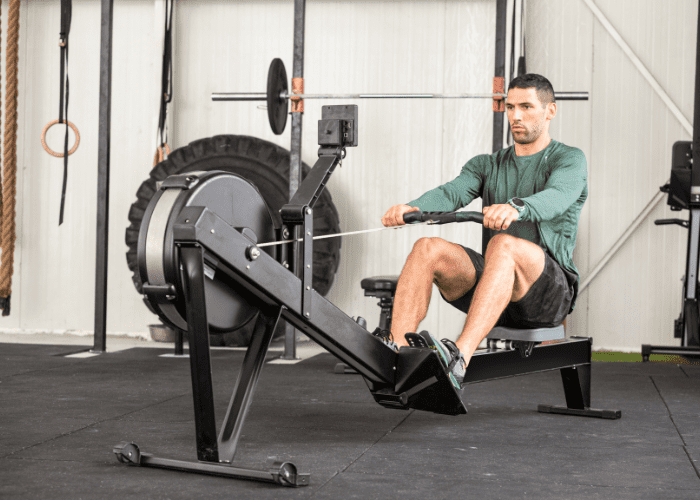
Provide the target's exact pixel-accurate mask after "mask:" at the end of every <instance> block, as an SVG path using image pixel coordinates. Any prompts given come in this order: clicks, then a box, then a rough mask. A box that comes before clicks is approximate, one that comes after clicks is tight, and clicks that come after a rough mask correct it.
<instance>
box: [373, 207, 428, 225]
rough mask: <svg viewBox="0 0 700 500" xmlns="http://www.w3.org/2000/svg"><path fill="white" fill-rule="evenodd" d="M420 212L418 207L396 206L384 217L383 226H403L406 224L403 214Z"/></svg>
mask: <svg viewBox="0 0 700 500" xmlns="http://www.w3.org/2000/svg"><path fill="white" fill-rule="evenodd" d="M417 210H420V208H418V207H409V206H408V205H394V206H393V207H391V208H390V209H389V210H387V211H386V213H385V214H384V217H382V224H384V225H385V226H386V227H391V226H403V225H405V224H406V223H405V222H404V221H403V214H405V213H408V212H416V211H417Z"/></svg>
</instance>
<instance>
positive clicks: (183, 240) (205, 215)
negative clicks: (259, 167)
mask: <svg viewBox="0 0 700 500" xmlns="http://www.w3.org/2000/svg"><path fill="white" fill-rule="evenodd" d="M357 125H358V122H357V107H356V106H324V107H323V111H322V120H321V121H320V122H319V145H320V149H319V159H318V161H317V162H316V165H315V166H314V168H313V169H312V170H311V172H310V173H309V174H308V175H307V177H306V179H305V180H304V182H303V183H302V185H301V186H300V187H299V189H298V191H297V192H296V194H295V195H294V197H293V198H292V200H291V201H290V202H289V204H287V205H285V206H284V207H282V209H281V210H280V212H281V218H282V225H281V226H279V227H278V226H276V225H275V223H274V219H273V218H272V217H271V214H270V212H269V209H268V208H267V206H266V205H265V202H264V201H263V199H262V197H261V196H260V194H259V193H258V191H257V189H255V187H254V186H253V185H252V184H250V183H249V182H248V181H246V180H245V179H243V178H241V177H239V176H237V175H235V174H231V173H227V172H191V173H188V174H182V175H176V176H172V177H169V178H168V179H166V180H165V181H164V182H163V184H162V185H161V187H160V188H159V190H158V192H157V193H156V194H155V195H154V196H153V198H152V200H151V202H150V204H149V206H148V208H147V210H146V212H145V213H144V217H143V222H142V224H141V231H140V234H139V245H138V258H139V271H140V274H141V278H142V280H143V283H144V287H143V290H144V294H145V301H146V302H147V304H148V305H149V306H150V307H151V309H152V310H153V311H154V312H155V313H156V314H158V316H160V318H161V319H162V320H163V321H164V322H165V323H167V324H170V325H172V326H175V327H178V328H183V329H186V330H187V332H188V335H189V346H190V370H191V378H192V392H193V400H194V411H195V432H196V442H197V459H198V462H185V461H180V460H171V459H166V458H158V457H154V456H153V455H150V454H146V453H141V451H140V450H139V449H138V446H137V445H135V444H134V443H129V442H124V443H121V444H119V445H117V446H116V447H114V449H113V451H114V453H115V454H116V455H117V458H118V459H119V460H120V461H121V462H125V463H129V464H133V465H142V466H151V467H161V468H168V469H176V470H181V471H189V472H198V473H205V474H215V475H222V476H227V477H236V478H246V479H256V480H262V481H271V482H276V483H278V484H282V485H285V486H303V485H306V484H308V479H309V476H308V474H302V473H299V472H298V471H297V469H296V466H294V464H291V463H288V462H287V463H282V464H277V465H275V466H274V467H273V468H271V469H268V470H256V469H245V468H239V467H232V466H231V462H232V461H233V458H234V455H235V452H236V447H237V444H238V439H239V437H240V434H241V430H242V427H243V423H244V420H245V416H246V413H247V411H248V408H249V406H250V404H251V402H252V399H253V394H254V391H255V387H256V384H257V381H258V377H259V375H260V372H261V369H262V366H263V363H264V360H265V355H266V353H267V350H268V347H269V344H270V341H271V339H272V335H273V332H274V330H275V327H276V325H277V324H278V322H279V321H280V320H284V321H288V322H289V323H291V324H292V325H294V327H295V328H297V329H298V330H300V331H302V332H303V333H305V334H306V335H308V336H309V337H310V338H312V339H313V340H315V341H316V342H317V343H318V344H320V345H321V346H323V347H324V348H325V349H326V350H328V351H329V352H330V353H332V354H334V355H335V356H336V357H337V358H339V359H340V360H341V361H343V362H344V363H347V364H348V365H349V366H351V367H352V368H353V369H355V370H356V371H357V372H358V373H360V374H361V375H362V376H363V377H364V379H365V381H366V382H367V386H368V387H369V390H370V392H371V394H372V396H373V397H374V399H375V401H376V402H377V403H379V404H380V405H382V406H385V407H387V408H395V409H403V410H406V409H409V408H412V409H419V410H425V411H431V412H435V413H442V414H448V415H459V414H465V413H467V409H466V406H465V405H464V403H463V401H462V391H461V390H457V389H456V388H455V387H454V386H453V385H452V383H451V382H450V380H449V378H448V375H447V373H446V371H445V368H444V366H443V364H442V363H441V361H440V359H439V358H438V355H437V353H436V352H435V351H432V350H430V349H418V348H402V349H401V350H400V351H399V352H398V353H397V352H395V351H394V350H392V349H391V348H389V347H388V346H387V345H385V344H384V342H383V341H382V340H380V339H379V338H377V337H375V336H373V335H372V334H370V333H369V332H368V331H367V330H366V329H365V327H364V326H362V324H361V323H362V322H361V321H358V322H356V321H354V320H353V319H352V318H350V317H349V316H347V315H346V314H344V313H343V312H342V311H340V310H339V309H338V308H337V307H335V306H334V305H333V304H332V303H330V302H329V301H328V300H326V299H325V298H324V297H322V296H321V295H319V294H318V293H316V292H315V290H313V289H312V287H311V277H312V265H313V263H312V243H313V241H312V240H313V209H314V205H315V203H316V200H318V197H319V195H320V193H321V192H322V191H323V189H324V187H325V185H326V183H327V182H328V179H329V178H330V176H331V174H332V173H333V171H334V169H335V168H336V166H337V165H338V164H339V163H340V162H341V160H342V159H343V158H344V157H345V154H346V147H352V146H356V145H357V137H358V135H357ZM410 217H413V218H416V217H418V218H419V219H420V220H432V221H434V223H446V222H456V221H460V220H462V221H466V220H473V221H477V222H482V221H483V215H482V214H479V213H478V212H464V213H462V214H460V215H454V214H422V213H421V214H411V215H410ZM406 219H408V218H406ZM414 220H416V219H414ZM295 227H300V228H301V234H302V235H303V237H302V241H301V245H300V249H299V251H298V252H297V251H296V249H295V248H294V247H295V245H294V243H293V242H291V241H290V240H289V238H290V235H293V234H294V230H293V229H294V228H295ZM259 239H261V240H262V241H269V240H270V239H275V241H276V244H275V245H269V246H266V247H264V248H262V245H260V246H258V240H259ZM290 256H291V258H290ZM297 262H298V263H299V264H298V265H297V264H296V263H297ZM295 271H298V272H296V273H295ZM248 321H255V330H254V334H253V337H252V340H251V344H250V346H249V347H248V350H247V352H246V355H245V358H244V361H243V365H242V367H241V370H240V373H239V376H238V380H237V382H236V386H235V388H234V390H233V394H232V396H231V400H230V402H229V406H228V410H227V412H226V416H225V418H224V422H223V423H222V425H221V428H220V430H219V432H218V433H217V428H216V422H215V419H214V398H213V386H212V378H211V363H210V353H209V334H210V333H216V332H218V331H227V330H230V329H232V328H234V327H236V326H239V325H243V324H245V323H247V322H248ZM513 352H514V351H512V352H511V351H503V352H500V353H497V352H494V353H493V356H494V357H493V358H489V360H490V361H493V362H490V363H485V362H481V361H480V360H479V357H478V356H475V358H473V360H472V364H470V367H469V368H470V373H468V374H467V377H468V380H467V381H472V378H473V377H478V376H481V377H482V379H485V378H484V377H486V378H500V377H504V376H512V375H516V374H522V373H531V372H533V371H542V370H550V369H560V368H562V367H567V368H568V369H570V370H573V371H574V375H575V376H574V377H572V380H573V379H574V378H575V381H574V382H572V384H573V385H572V387H574V389H575V391H578V392H577V397H576V398H572V400H571V401H569V395H568V392H567V405H568V406H567V409H568V410H571V411H569V413H574V411H575V412H579V413H576V414H580V412H582V411H583V412H584V414H585V412H586V411H588V408H587V406H588V399H590V392H589V388H588V384H587V383H586V376H585V373H584V375H583V376H582V375H581V372H586V367H588V370H589V369H590V340H589V339H570V340H566V341H564V342H563V343H561V344H555V345H552V346H538V347H536V348H535V349H532V350H531V352H530V353H529V355H528V356H527V357H525V358H519V359H520V361H519V363H514V360H515V359H516V358H515V357H514V356H513ZM516 356H518V357H520V355H519V354H516ZM482 359H484V360H485V358H483V357H482ZM523 360H524V361H523ZM472 365H473V366H472ZM579 367H580V369H579ZM577 370H578V372H577ZM485 373H487V374H488V375H487V376H486V375H484V374H485ZM577 373H578V374H577ZM587 373H588V376H590V372H589V371H588V372H587ZM479 374H481V375H479ZM572 390H573V389H572ZM575 391H574V392H575ZM586 394H588V396H589V397H588V399H587V398H586ZM598 416H600V415H598ZM217 434H218V435H217Z"/></svg>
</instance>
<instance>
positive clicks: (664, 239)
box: [527, 0, 698, 351]
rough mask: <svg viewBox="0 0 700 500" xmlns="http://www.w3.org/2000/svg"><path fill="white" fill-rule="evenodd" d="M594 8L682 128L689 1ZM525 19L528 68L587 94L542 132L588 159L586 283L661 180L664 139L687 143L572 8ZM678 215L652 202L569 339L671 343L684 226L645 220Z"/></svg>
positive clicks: (691, 57)
mask: <svg viewBox="0 0 700 500" xmlns="http://www.w3.org/2000/svg"><path fill="white" fill-rule="evenodd" d="M595 4H596V5H597V6H598V8H600V9H601V11H602V12H603V14H604V15H605V16H606V18H607V19H608V20H609V21H610V23H611V24H612V25H613V26H614V27H615V29H616V30H617V31H618V32H619V34H620V35H621V37H622V38H623V39H624V40H625V41H626V42H627V44H628V45H629V46H630V47H631V49H632V50H633V51H634V53H635V54H636V55H637V56H638V57H639V59H640V60H641V61H642V63H643V64H644V65H645V66H646V68H647V69H648V70H649V72H650V73H651V74H652V75H653V77H654V78H655V79H656V80H657V81H658V82H659V84H660V85H661V87H662V88H663V89H664V90H665V91H666V93H668V95H669V96H670V97H671V99H672V101H673V102H674V103H675V104H676V105H677V106H678V107H679V108H680V109H681V111H682V112H683V114H684V116H685V117H686V118H687V119H688V120H689V121H690V122H691V123H692V117H693V100H694V95H693V92H694V77H695V44H696V31H697V20H698V10H697V9H698V5H697V2H695V1H693V0H682V1H674V2H651V1H645V2H638V1H632V0H625V1H619V0H595ZM527 19H528V21H527V22H528V30H529V35H528V38H527V48H528V62H529V67H528V70H529V71H535V72H541V73H543V74H546V75H549V77H550V78H551V80H552V82H553V85H554V86H555V87H560V88H562V89H567V90H568V89H571V90H587V91H589V92H590V93H591V100H590V101H589V102H588V103H586V104H576V103H563V104H561V105H560V113H559V116H558V117H557V118H556V121H555V123H554V124H553V127H552V135H553V137H555V138H557V139H559V140H561V141H563V142H565V143H567V144H572V145H575V146H578V147H580V148H581V149H582V150H583V151H584V152H585V153H586V157H587V159H588V167H589V190H590V195H589V198H588V201H587V203H586V205H585V207H584V211H583V214H582V218H581V223H580V226H579V235H578V244H577V250H576V253H575V259H576V264H577V266H578V268H579V270H580V271H581V275H582V278H584V279H585V278H586V277H587V275H588V274H589V273H590V271H591V270H592V269H593V268H594V267H595V266H596V265H597V264H598V262H599V261H600V260H601V259H602V258H603V256H604V255H605V254H606V253H607V252H608V250H609V249H610V248H611V247H612V246H613V245H614V244H615V242H616V241H617V240H618V238H619V237H620V236H621V235H622V234H623V233H624V232H625V230H626V229H627V227H628V226H629V225H630V224H631V223H632V221H633V220H634V219H635V218H636V217H637V215H638V214H639V213H640V212H641V211H642V210H643V209H644V208H645V207H646V206H647V204H648V203H649V202H650V201H651V200H652V198H654V196H655V195H656V194H657V193H658V190H659V186H661V185H663V184H664V183H665V182H666V181H667V180H668V178H669V177H670V170H671V168H670V167H671V147H672V146H673V143H674V142H675V141H679V140H690V139H691V137H690V135H689V134H688V133H687V132H686V131H685V129H684V128H683V127H682V126H681V124H680V122H679V121H678V120H677V119H676V118H675V117H674V116H673V114H672V113H671V111H669V109H668V108H667V107H666V105H665V104H664V103H663V102H662V100H661V98H660V97H659V96H658V95H657V94H656V93H655V92H654V91H653V90H652V87H651V86H650V85H649V83H647V81H646V80H644V78H643V77H642V75H641V73H640V72H639V71H638V70H637V69H636V68H635V67H634V66H633V64H632V62H631V61H630V60H629V58H628V57H627V56H626V55H625V54H624V53H623V51H622V49H621V48H620V47H619V46H618V45H617V44H616V43H615V41H614V40H613V38H612V37H611V36H610V35H609V34H608V32H607V31H606V30H605V29H604V28H603V26H602V24H601V23H600V22H599V21H598V20H596V18H595V17H594V16H593V14H592V13H591V11H590V10H589V8H588V7H587V6H586V5H585V4H584V3H583V2H582V1H580V0H565V1H562V2H549V1H546V0H534V1H530V2H529V3H528V12H527ZM687 215H688V213H687V211H686V212H682V213H680V212H671V211H670V210H669V209H668V207H667V205H666V200H665V198H664V199H663V201H662V202H661V203H659V204H658V205H657V206H656V208H655V209H654V210H653V211H652V212H651V214H650V215H649V216H648V217H647V218H646V219H645V220H644V222H643V223H642V224H641V226H640V227H639V228H638V229H637V231H636V232H635V233H634V234H633V235H632V236H631V238H630V239H629V240H628V241H627V243H626V244H625V245H624V246H623V247H622V248H621V249H620V251H619V252H618V253H617V254H616V255H615V256H614V257H613V258H612V260H611V261H610V262H609V264H608V265H607V267H606V268H604V270H603V271H602V272H601V273H600V274H599V275H598V276H597V277H596V278H595V279H594V281H593V282H592V283H591V285H590V286H589V287H588V289H587V290H586V291H584V292H583V294H582V295H581V298H580V299H579V304H578V306H577V308H576V310H575V311H574V313H573V314H572V316H571V318H570V321H569V326H570V327H571V328H570V332H571V334H574V335H589V336H592V337H593V338H594V341H595V342H594V346H595V347H596V348H608V349H620V350H636V351H639V349H640V346H641V344H642V343H645V344H661V345H674V344H678V342H679V341H678V340H674V339H673V320H674V319H675V318H676V317H677V316H678V314H679V312H680V309H681V282H680V278H681V276H682V275H683V273H684V272H685V269H684V267H685V255H686V245H687V231H686V230H684V229H681V228H680V227H678V226H655V225H654V220H655V219H661V218H671V217H679V216H680V217H683V218H685V217H687Z"/></svg>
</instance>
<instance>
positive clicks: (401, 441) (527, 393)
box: [0, 344, 700, 500]
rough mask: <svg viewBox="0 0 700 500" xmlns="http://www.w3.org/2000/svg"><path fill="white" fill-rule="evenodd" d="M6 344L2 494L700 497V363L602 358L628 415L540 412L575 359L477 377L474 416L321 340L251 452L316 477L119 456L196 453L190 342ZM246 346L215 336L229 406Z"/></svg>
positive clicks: (0, 401) (274, 381)
mask: <svg viewBox="0 0 700 500" xmlns="http://www.w3.org/2000/svg"><path fill="white" fill-rule="evenodd" d="M71 351H75V348H74V347H69V346H45V345H20V344H0V360H1V362H0V498H71V499H78V498H120V499H123V498H134V497H137V496H138V497H141V498H173V499H175V498H187V499H191V498H255V499H257V498H315V499H326V498H328V499H330V498H362V499H363V500H366V499H373V498H377V499H385V498H397V499H398V498H401V499H405V498H428V499H430V500H434V499H439V498H450V499H452V498H489V499H490V498H539V499H549V498H556V499H574V498H580V499H587V500H588V499H597V498H605V499H608V498H615V499H627V498H629V499H660V498H664V499H681V498H682V499H685V498H687V499H691V498H692V499H697V498H699V497H700V493H698V492H699V491H700V475H699V473H698V464H700V462H697V460H700V387H699V386H700V367H696V366H688V365H675V364H657V363H644V364H643V363H608V362H594V364H593V376H592V406H593V407H596V408H606V409H620V410H622V419H620V420H599V419H589V418H582V417H573V416H563V415H549V414H540V413H537V404H538V403H548V404H564V395H563V389H562V387H561V379H560V376H559V372H558V371H554V372H547V373H540V374H535V375H528V376H523V377H516V378H510V379H503V380H499V381H493V382H485V383H481V384H475V385H470V386H468V387H467V388H466V390H465V400H466V401H467V404H468V408H469V414H468V415H463V416H459V417H449V416H443V415H435V414H431V413H425V412H419V411H408V412H406V411H398V410H389V409H385V408H382V407H380V406H379V405H377V404H376V403H374V401H373V400H372V397H371V395H370V393H369V391H368V390H367V388H366V386H365V384H364V382H363V381H362V379H361V378H360V377H359V376H357V375H336V374H335V373H334V372H333V367H334V365H335V363H336V360H335V358H333V357H331V356H330V355H328V354H321V355H318V356H315V357H313V358H310V359H307V360H304V361H302V362H300V363H297V364H294V365H280V364H266V365H265V368H264V370H263V372H262V375H261V378H260V382H259V385H258V389H257V392H256V397H255V399H254V402H253V406H252V408H251V411H250V414H249V416H248V419H247V421H246V425H245V427H244V429H243V435H242V438H241V442H240V444H239V451H238V453H237V455H236V459H235V463H234V465H240V466H244V467H249V468H264V467H265V465H266V464H267V463H269V461H272V460H274V459H278V460H279V459H281V460H289V461H292V462H294V463H295V464H296V465H297V466H299V468H300V469H301V470H302V471H305V472H310V473H311V479H310V485H309V486H306V487H303V488H296V489H293V488H283V487H281V486H278V485H275V484H269V483H258V482H254V481H245V480H235V479H226V478H221V477H213V476H204V475H198V474H191V473H184V472H175V471H169V470H160V469H153V468H145V467H134V466H128V465H124V464H120V463H119V462H118V461H117V460H116V458H115V456H114V455H113V453H112V447H113V446H114V445H116V444H117V443H119V442H121V441H134V442H135V443H137V444H138V445H139V447H140V449H141V451H142V452H145V453H153V454H155V455H157V456H161V457H167V458H178V459H183V460H195V458H196V453H195V439H194V425H193V410H192V400H191V382H190V377H189V362H188V360H187V359H183V358H180V359H173V358H162V357H159V355H160V354H163V353H165V352H169V351H168V350H165V349H152V348H136V349H129V350H126V351H121V352H116V353H110V354H103V355H101V356H96V357H92V358H82V359H79V358H66V357H65V356H64V355H65V354H66V353H69V352H71ZM243 355H244V353H243V352H242V351H234V350H213V351H212V365H213V366H212V372H213V376H214V382H215V384H216V385H215V400H216V404H217V414H218V415H217V421H218V422H220V421H221V418H222V417H223V414H224V412H225V410H226V405H227V404H228V400H229V397H230V393H231V390H232V388H233V384H234V383H235V379H236V374H237V370H238V367H239V366H240V364H241V362H242V360H243Z"/></svg>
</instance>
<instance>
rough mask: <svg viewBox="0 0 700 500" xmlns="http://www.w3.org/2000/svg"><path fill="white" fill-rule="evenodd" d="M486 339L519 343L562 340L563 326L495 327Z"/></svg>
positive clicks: (563, 335)
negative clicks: (517, 341) (516, 341)
mask: <svg viewBox="0 0 700 500" xmlns="http://www.w3.org/2000/svg"><path fill="white" fill-rule="evenodd" d="M486 338H487V339H498V340H519V341H521V342H549V341H551V340H563V339H565V338H566V333H565V331H564V325H559V326H555V327H552V328H531V329H520V328H506V327H504V326H497V327H495V328H494V329H493V330H491V331H490V332H489V334H488V335H487V336H486Z"/></svg>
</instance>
